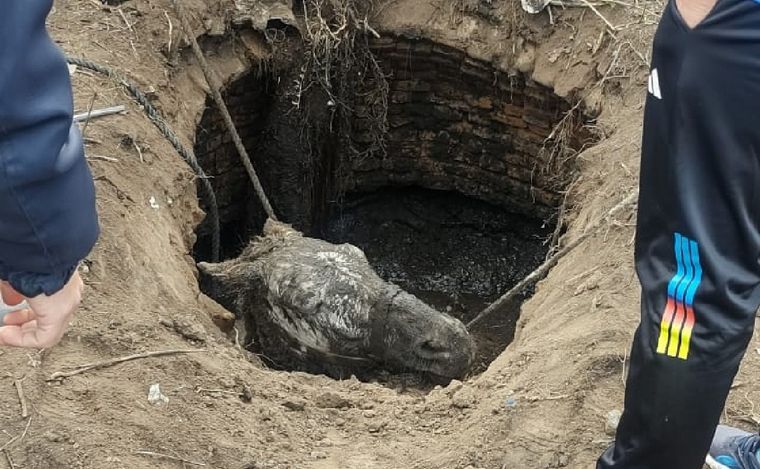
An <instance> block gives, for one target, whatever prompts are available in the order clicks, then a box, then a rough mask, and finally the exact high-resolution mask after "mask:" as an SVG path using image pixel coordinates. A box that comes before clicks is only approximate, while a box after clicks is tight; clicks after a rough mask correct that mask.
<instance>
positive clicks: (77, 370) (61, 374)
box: [46, 349, 206, 381]
mask: <svg viewBox="0 0 760 469" xmlns="http://www.w3.org/2000/svg"><path fill="white" fill-rule="evenodd" d="M205 351H206V350H204V349H199V350H158V351H155V352H144V353H136V354H134V355H128V356H126V357H120V358H114V359H111V360H105V361H102V362H95V363H88V364H86V365H78V366H74V367H72V368H73V369H72V370H71V371H56V372H55V373H53V374H52V375H50V377H49V378H48V379H46V381H57V380H60V379H63V378H69V377H71V376H75V375H78V374H82V373H85V372H87V371H91V370H99V369H101V368H107V367H110V366H114V365H118V364H120V363H124V362H128V361H132V360H139V359H141V358H151V357H162V356H166V355H178V354H184V353H201V352H205Z"/></svg>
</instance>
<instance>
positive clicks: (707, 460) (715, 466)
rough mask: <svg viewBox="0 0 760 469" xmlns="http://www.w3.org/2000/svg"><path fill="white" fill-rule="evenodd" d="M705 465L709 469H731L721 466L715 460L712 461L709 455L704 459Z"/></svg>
mask: <svg viewBox="0 0 760 469" xmlns="http://www.w3.org/2000/svg"><path fill="white" fill-rule="evenodd" d="M705 463H707V466H708V467H709V468H710V469H731V468H730V467H728V466H726V465H724V464H721V463H719V462H718V461H716V460H715V459H713V457H712V456H710V455H709V454H708V455H707V458H705Z"/></svg>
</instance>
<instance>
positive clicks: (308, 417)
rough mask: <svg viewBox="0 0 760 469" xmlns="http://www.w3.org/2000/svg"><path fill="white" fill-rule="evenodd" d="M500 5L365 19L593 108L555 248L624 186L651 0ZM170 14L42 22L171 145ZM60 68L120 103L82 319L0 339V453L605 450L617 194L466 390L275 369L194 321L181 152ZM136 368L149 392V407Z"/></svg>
mask: <svg viewBox="0 0 760 469" xmlns="http://www.w3.org/2000/svg"><path fill="white" fill-rule="evenodd" d="M251 3H254V4H255V3H256V2H251ZM517 3H518V2H503V1H499V0H493V1H492V2H477V1H475V2H471V1H458V2H447V1H437V0H432V1H431V2H428V3H424V4H422V3H419V2H415V1H412V0H400V1H396V2H391V3H389V4H388V5H386V6H384V7H383V8H382V9H381V14H380V16H379V17H378V18H376V19H375V20H374V21H375V24H376V25H377V29H378V30H381V31H383V30H385V31H393V30H403V31H406V32H410V31H411V32H413V33H416V34H423V35H426V36H428V37H430V38H431V39H434V40H439V41H441V42H446V43H448V44H451V45H457V46H460V47H463V48H466V49H467V51H468V53H470V54H471V55H473V56H476V57H481V58H487V59H488V60H491V61H492V62H493V63H494V64H495V65H496V66H499V67H502V68H504V69H508V68H510V67H513V68H514V67H517V68H519V69H520V70H522V71H523V72H526V73H529V74H531V76H532V77H533V78H534V79H535V80H537V81H539V82H541V83H544V84H547V85H550V86H553V87H554V88H555V90H556V92H557V93H558V94H560V95H576V96H581V97H583V98H585V99H586V101H587V103H588V105H589V106H590V107H592V108H597V109H599V110H601V111H602V113H601V117H600V119H599V124H598V126H599V129H600V130H602V131H603V132H604V134H605V135H606V137H605V138H604V139H603V140H602V141H601V142H600V143H599V144H598V145H596V146H595V147H593V148H591V149H589V150H587V151H585V152H584V153H583V154H581V155H580V157H579V164H580V166H581V175H582V178H581V179H580V181H579V182H578V183H577V184H576V185H574V186H573V190H572V192H571V194H570V197H569V208H570V210H569V214H568V219H567V221H568V223H569V231H568V233H567V234H566V235H565V238H564V241H563V242H565V243H566V242H568V241H569V240H571V239H572V238H573V237H575V236H577V235H578V234H579V233H582V232H583V231H584V230H585V229H586V228H587V227H588V226H589V225H591V224H593V223H595V222H596V220H598V219H599V217H601V216H603V214H604V213H605V212H606V211H607V210H608V209H609V208H610V207H612V206H614V205H615V204H616V203H617V202H618V201H619V200H621V199H622V198H623V197H624V196H625V195H626V194H627V193H628V192H629V191H630V190H631V189H632V188H633V187H635V185H636V182H637V178H636V174H637V169H638V151H639V140H640V121H641V114H642V104H643V98H644V93H645V91H646V86H645V83H646V82H645V78H646V67H645V66H644V62H645V59H646V57H647V56H648V51H649V45H648V44H649V41H650V40H651V35H652V32H653V28H654V25H655V21H656V18H657V11H659V9H661V8H662V5H659V4H656V3H654V2H651V1H644V2H638V4H637V5H638V6H637V7H631V8H624V7H616V8H602V9H601V11H602V13H603V14H604V15H605V17H606V18H607V19H608V20H609V21H610V22H611V23H612V24H614V25H616V26H617V27H618V29H619V30H618V31H616V32H615V37H614V38H613V35H612V34H610V32H604V31H605V25H604V23H603V22H602V20H601V19H600V18H598V17H597V16H596V15H595V14H594V13H593V12H592V11H591V10H587V9H573V10H567V11H561V10H559V9H557V8H555V9H554V11H553V13H554V14H553V20H554V23H555V24H554V25H551V24H549V17H548V15H546V14H543V15H540V16H537V17H527V16H526V15H525V14H524V13H522V11H521V10H520V9H519V8H518V7H516V5H517ZM185 4H186V7H187V8H188V9H189V11H190V13H191V16H192V18H193V24H194V27H196V28H197V31H196V33H197V34H198V35H199V36H204V37H205V38H206V39H214V38H215V39H214V40H213V41H212V40H209V41H206V42H205V43H207V44H210V45H209V47H208V50H207V53H208V54H209V57H210V60H211V62H212V64H213V65H214V67H215V69H216V71H217V73H218V74H219V75H220V76H222V77H226V78H229V77H232V76H234V75H235V74H236V73H239V72H241V71H242V70H244V69H245V68H246V67H248V66H250V61H251V60H255V59H256V58H257V57H259V58H260V57H262V56H265V55H266V54H267V53H268V52H267V49H266V47H265V46H264V45H263V44H262V43H261V41H260V39H257V37H258V33H254V32H251V33H250V34H249V35H246V34H242V35H240V37H238V38H237V39H236V41H239V42H234V44H233V42H232V40H231V39H229V38H225V37H223V35H224V32H225V25H226V22H225V19H226V18H228V17H229V11H230V7H231V5H230V3H229V2H222V1H219V0H213V1H212V0H209V1H207V2H201V1H199V0H193V1H188V2H185ZM173 18H174V16H173V13H172V10H171V8H170V5H169V3H168V1H165V0H130V1H127V2H124V3H122V4H121V5H120V6H113V7H107V6H105V7H104V6H101V5H100V3H99V2H97V1H92V0H68V1H61V2H58V3H57V5H56V11H55V12H54V14H53V15H52V17H51V19H50V30H51V34H52V35H53V36H54V37H55V38H56V40H58V41H59V43H60V45H61V46H62V48H63V49H64V50H65V51H66V52H67V53H68V54H70V55H74V56H83V57H87V58H90V59H92V60H95V61H97V62H99V63H103V64H106V65H109V66H112V67H114V68H116V69H118V70H120V71H121V72H123V73H124V74H126V75H128V76H129V77H131V78H132V79H133V80H135V81H136V82H137V83H138V84H139V85H140V86H141V87H143V88H144V89H145V90H148V91H150V92H151V96H152V99H153V100H154V103H155V104H156V106H157V107H158V108H159V109H160V110H161V112H162V113H164V114H165V115H166V116H167V119H168V120H169V122H170V123H171V124H172V125H173V127H174V128H175V130H176V131H177V133H178V134H179V135H180V136H181V138H182V139H183V140H184V142H185V144H188V145H190V144H191V143H192V139H193V135H194V131H195V124H196V122H197V121H198V119H199V118H200V114H201V112H202V110H203V106H204V99H205V91H204V86H205V85H204V82H203V80H202V76H201V75H200V73H199V70H198V69H197V67H196V66H195V64H194V62H193V61H192V59H191V56H190V54H189V53H188V52H187V51H186V50H185V49H184V48H185V47H186V42H185V41H184V40H182V38H181V34H180V32H179V30H178V24H177V21H176V19H174V20H173V21H172V19H173ZM170 25H171V26H170ZM240 43H245V44H247V47H243V48H242V50H241V47H240V46H239V44H240ZM639 56H641V57H639ZM642 59H644V60H642ZM73 82H74V87H75V90H76V108H77V109H78V110H80V111H82V110H86V109H87V108H88V107H89V105H90V103H91V102H92V101H93V97H94V107H96V108H98V107H103V106H109V105H115V104H126V105H127V107H128V109H129V111H128V112H127V113H126V114H125V115H121V116H114V117H109V118H105V119H102V120H98V121H95V122H92V123H91V124H90V125H89V126H88V127H87V130H86V138H87V142H88V148H87V149H88V154H89V157H90V163H91V166H92V170H93V173H94V176H95V179H96V183H97V189H98V207H99V210H100V215H101V222H102V226H103V235H102V237H101V240H100V242H99V243H98V246H97V248H96V249H95V251H94V252H93V253H92V255H91V256H90V257H89V258H88V259H87V260H86V262H85V266H86V268H83V275H84V278H85V279H86V284H87V298H86V301H85V303H84V305H83V307H82V310H81V312H80V313H79V314H78V316H77V317H76V319H75V321H74V322H73V324H72V326H71V329H70V332H69V333H68V334H67V336H66V337H65V339H64V341H63V343H62V344H61V345H60V346H58V347H56V348H54V349H51V350H47V351H43V352H40V353H38V352H29V351H22V350H11V349H3V350H1V351H0V364H1V365H2V368H3V370H4V371H3V373H2V374H0V385H2V386H4V389H5V392H3V393H0V419H1V421H2V423H3V425H2V429H1V430H0V431H1V432H2V435H0V447H2V448H3V450H4V455H3V456H5V458H0V467H2V466H3V464H5V466H6V467H10V468H28V469H31V468H40V469H43V468H44V469H50V468H98V469H101V468H110V469H120V468H125V469H127V468H128V469H134V468H167V469H168V468H182V467H186V468H189V467H214V468H237V469H241V468H320V469H327V468H431V469H432V468H458V469H463V468H470V469H473V468H482V469H485V468H489V469H490V468H497V469H498V468H530V469H534V468H535V469H539V468H555V467H569V468H587V467H592V466H593V461H594V460H595V458H596V457H597V456H598V454H599V453H600V452H601V451H602V450H603V449H604V448H605V447H606V446H607V445H608V444H609V443H610V441H611V437H610V436H609V435H608V434H607V433H606V432H605V420H606V416H607V413H608V412H609V411H611V410H614V409H620V408H621V407H622V392H623V380H624V376H625V371H626V367H627V363H626V353H627V350H628V348H629V346H630V341H631V338H632V334H633V330H634V328H635V325H636V321H637V317H638V285H637V281H636V278H635V275H634V272H633V270H632V239H633V225H632V224H633V217H634V215H633V209H629V210H627V211H626V213H625V215H623V216H619V217H617V219H616V220H613V221H611V222H609V223H606V224H605V226H604V228H603V229H602V230H601V231H600V232H598V233H597V234H596V235H594V236H592V237H591V238H590V239H589V240H587V241H585V242H584V243H583V244H581V245H580V247H578V248H577V249H575V250H574V251H573V252H572V254H570V255H569V256H568V257H567V258H565V259H564V260H563V261H562V262H560V264H559V265H558V266H557V267H556V268H555V269H554V270H553V271H552V273H551V274H550V276H549V277H548V278H547V279H546V280H544V281H543V282H541V283H540V285H539V287H538V289H537V293H536V294H535V296H534V297H533V298H532V299H531V300H530V301H528V302H527V303H526V304H525V305H524V306H523V314H522V317H521V319H520V322H519V324H518V330H517V335H516V339H515V341H514V342H513V343H512V344H511V345H510V346H509V347H508V348H507V349H506V350H505V351H504V353H503V354H502V355H501V356H500V357H499V358H498V359H497V360H496V361H495V362H494V363H493V364H492V365H491V366H490V368H489V369H488V370H487V371H486V372H485V373H483V374H481V375H479V376H477V377H473V378H471V379H469V380H467V381H466V382H464V383H460V382H454V383H452V384H451V385H450V386H448V387H447V388H444V389H436V390H434V391H432V392H431V393H430V394H428V395H419V394H411V393H410V394H399V393H397V392H396V391H394V390H391V389H388V388H385V387H382V386H379V385H373V384H365V383H360V382H358V381H355V380H346V381H341V382H337V381H333V380H329V379H327V378H324V377H318V376H310V375H305V374H299V373H285V372H273V371H269V370H266V369H264V368H263V367H262V366H261V365H260V364H259V363H258V361H257V360H256V357H253V356H251V355H250V354H249V353H247V352H245V351H244V350H242V349H240V348H238V347H237V346H236V345H235V343H234V340H231V339H230V337H229V336H227V335H225V334H224V333H223V332H221V331H220V330H219V328H218V327H217V326H216V325H215V323H214V320H213V319H212V318H223V317H224V315H225V312H224V311H223V310H221V308H220V307H219V306H218V305H215V304H214V303H213V302H212V301H210V300H209V299H207V298H205V297H204V296H202V295H201V294H200V293H199V291H198V287H197V283H196V271H195V267H194V262H193V260H192V258H191V257H190V255H189V253H190V250H191V248H192V244H193V228H194V226H195V225H196V224H197V223H198V222H199V220H200V219H201V217H202V214H201V212H200V211H199V209H198V204H197V197H196V189H195V183H194V179H193V175H192V174H191V172H190V171H189V169H188V168H187V166H186V165H185V164H184V163H183V162H182V161H181V159H180V158H179V157H178V156H177V154H176V153H175V152H174V150H173V149H172V147H171V146H170V145H169V144H168V143H167V142H166V140H165V139H164V138H163V137H162V136H161V134H160V133H159V132H158V131H157V130H156V129H155V128H154V127H153V125H152V124H151V123H150V122H149V121H148V120H147V119H146V117H145V116H144V114H143V112H142V111H141V109H139V108H138V107H137V106H136V105H135V104H134V103H133V102H132V100H131V99H130V98H129V97H128V95H126V94H125V92H124V91H123V89H122V88H121V87H120V86H119V85H118V84H116V83H114V82H112V81H109V80H107V79H104V78H103V77H101V76H98V75H95V74H91V73H90V72H88V71H86V70H78V71H76V72H75V73H74V75H73ZM103 157H107V158H103ZM112 159H115V160H112ZM151 199H153V200H154V202H155V204H153V206H152V204H151V203H150V201H151ZM217 322H220V321H217ZM758 347H760V346H759V345H758V344H757V343H756V342H753V344H752V346H751V347H750V352H749V353H748V356H747V359H746V360H745V364H744V366H743V368H742V372H741V376H740V377H739V378H738V381H739V385H738V386H737V387H736V388H735V389H734V391H733V393H732V395H731V398H730V401H729V405H728V408H727V411H726V416H725V417H726V419H727V421H729V422H731V423H734V424H739V425H742V426H745V427H747V428H756V427H757V422H759V421H760V420H758V417H757V416H756V415H755V412H754V407H755V405H754V403H755V402H760V386H758V385H756V384H755V383H754V382H753V380H751V379H750V378H749V377H750V376H753V374H756V373H757V372H758V368H759V365H760V356H759V354H758V353H757V352H756V350H760V349H759V348H758ZM172 349H174V350H191V351H193V352H194V353H189V354H181V355H170V356H165V357H156V358H146V359H140V360H135V361H131V362H128V363H124V364H121V365H118V366H113V367H108V368H104V369H99V370H92V371H89V372H86V373H83V374H80V375H77V376H73V377H70V378H66V379H64V380H59V381H47V379H48V378H49V377H50V375H51V374H52V373H54V372H56V371H60V370H65V369H67V368H68V367H71V366H77V365H82V364H86V363H91V362H98V361H101V360H107V359H110V358H114V357H121V356H126V355H130V354H134V353H140V352H147V351H157V350H172ZM15 380H20V382H21V383H22V384H21V388H22V389H23V391H24V402H25V403H26V405H27V407H28V409H27V411H28V416H27V417H23V416H22V407H21V405H20V402H19V396H18V394H17V391H16V389H15V388H14V381H15ZM156 383H158V384H160V387H161V390H162V391H163V393H164V394H165V395H166V396H167V397H168V399H169V402H168V404H165V405H152V404H150V403H149V402H148V399H147V394H148V389H149V387H150V386H151V385H153V384H156ZM140 451H148V452H152V453H154V454H141V453H140ZM161 455H163V456H161ZM11 461H12V462H11ZM203 465H205V466H203Z"/></svg>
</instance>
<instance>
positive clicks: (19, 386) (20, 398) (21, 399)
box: [13, 378, 29, 419]
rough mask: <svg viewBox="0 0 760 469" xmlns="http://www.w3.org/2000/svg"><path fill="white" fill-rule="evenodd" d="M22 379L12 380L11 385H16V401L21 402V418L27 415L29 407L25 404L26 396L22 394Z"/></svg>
mask: <svg viewBox="0 0 760 469" xmlns="http://www.w3.org/2000/svg"><path fill="white" fill-rule="evenodd" d="M22 381H23V378H22V379H17V380H14V381H13V385H14V386H15V387H16V394H18V401H19V402H20V403H21V418H22V419H25V418H27V417H29V408H28V407H27V406H26V397H25V396H24V385H23V384H22V383H21V382H22Z"/></svg>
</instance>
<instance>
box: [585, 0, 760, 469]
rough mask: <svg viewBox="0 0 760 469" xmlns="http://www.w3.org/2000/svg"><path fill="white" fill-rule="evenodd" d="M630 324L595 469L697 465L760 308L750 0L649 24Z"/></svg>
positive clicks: (759, 169)
mask: <svg viewBox="0 0 760 469" xmlns="http://www.w3.org/2000/svg"><path fill="white" fill-rule="evenodd" d="M640 184H641V188H640V189H641V191H640V200H639V214H638V224H637V234H636V253H635V256H636V270H637V273H638V276H639V280H640V282H641V288H642V305H641V325H640V326H639V329H638V330H637V332H636V337H635V341H634V344H633V350H632V352H631V366H630V374H629V376H628V383H627V388H626V394H625V411H624V413H623V418H622V420H621V422H620V427H619V428H618V434H617V438H616V441H615V444H614V445H613V446H612V447H611V448H609V449H608V450H607V452H606V453H605V454H604V455H603V456H602V457H601V459H600V460H599V462H598V465H597V469H612V468H615V469H701V468H702V464H703V462H704V458H705V455H706V453H707V451H708V448H709V445H710V441H711V439H712V436H713V433H714V431H715V427H716V425H717V423H718V420H719V418H720V414H721V411H722V409H723V406H724V404H725V400H726V396H727V394H728V391H729V388H730V386H731V382H732V380H733V378H734V376H735V374H736V372H737V369H738V367H739V362H740V361H741V359H742V357H743V355H744V352H745V350H746V348H747V345H748V343H749V340H750V338H751V336H752V331H753V328H754V322H755V312H756V310H757V307H758V305H760V4H758V3H755V1H753V0H719V2H718V5H717V6H716V7H715V9H714V10H713V12H712V13H711V14H710V15H709V16H708V18H707V19H706V20H705V21H704V22H703V23H702V24H700V25H699V26H698V27H696V28H695V29H693V30H690V29H689V28H688V27H687V26H686V24H685V23H684V21H683V19H682V18H681V16H680V14H679V13H678V10H677V7H676V5H675V3H674V2H673V1H671V3H670V5H668V7H667V8H666V10H665V13H664V16H663V18H662V21H661V22H660V26H659V29H658V31H657V34H656V37H655V42H654V52H653V58H652V70H651V75H650V79H649V96H648V100H647V104H646V112H645V118H644V140H643V146H642V161H641V183H640Z"/></svg>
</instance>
